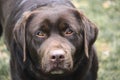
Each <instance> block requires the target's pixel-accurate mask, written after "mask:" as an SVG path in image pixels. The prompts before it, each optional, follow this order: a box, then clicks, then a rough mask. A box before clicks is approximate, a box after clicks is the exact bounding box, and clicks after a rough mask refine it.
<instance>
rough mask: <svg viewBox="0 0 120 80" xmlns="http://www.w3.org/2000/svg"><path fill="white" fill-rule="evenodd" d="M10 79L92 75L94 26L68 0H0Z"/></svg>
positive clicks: (73, 79) (68, 79)
mask: <svg viewBox="0 0 120 80" xmlns="http://www.w3.org/2000/svg"><path fill="white" fill-rule="evenodd" d="M2 33H3V35H4V40H5V44H6V46H7V48H8V50H9V52H10V72H11V80H96V79H97V72H98V58H97V55H96V50H95V47H94V42H95V41H96V39H97V35H98V28H97V27H96V25H95V24H93V23H92V22H91V21H90V20H89V19H88V18H87V17H86V16H84V14H83V13H82V12H80V11H78V10H77V9H76V7H75V6H74V5H73V4H72V2H71V1H70V0H0V34H1V35H2Z"/></svg>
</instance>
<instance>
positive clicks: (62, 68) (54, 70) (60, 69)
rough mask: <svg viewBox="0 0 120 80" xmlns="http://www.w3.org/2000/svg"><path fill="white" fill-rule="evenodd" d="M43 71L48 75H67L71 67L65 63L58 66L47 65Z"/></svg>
mask: <svg viewBox="0 0 120 80" xmlns="http://www.w3.org/2000/svg"><path fill="white" fill-rule="evenodd" d="M44 73H45V74H49V75H67V74H70V73H71V68H70V67H68V66H67V65H58V66H53V65H49V66H47V68H46V69H45V70H44Z"/></svg>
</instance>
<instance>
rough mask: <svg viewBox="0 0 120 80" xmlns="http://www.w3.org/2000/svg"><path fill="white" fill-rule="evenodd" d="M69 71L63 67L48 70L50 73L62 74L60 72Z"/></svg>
mask: <svg viewBox="0 0 120 80" xmlns="http://www.w3.org/2000/svg"><path fill="white" fill-rule="evenodd" d="M68 72H69V71H68V70H66V69H63V68H53V69H51V70H50V71H49V73H50V74H52V75H62V74H66V73H68Z"/></svg>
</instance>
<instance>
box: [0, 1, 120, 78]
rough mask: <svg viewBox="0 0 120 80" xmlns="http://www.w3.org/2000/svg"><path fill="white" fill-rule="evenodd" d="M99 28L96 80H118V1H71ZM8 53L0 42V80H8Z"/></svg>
mask: <svg viewBox="0 0 120 80" xmlns="http://www.w3.org/2000/svg"><path fill="white" fill-rule="evenodd" d="M73 2H74V4H75V5H76V6H77V8H78V10H80V11H82V12H83V13H84V14H85V15H86V16H87V17H88V18H89V19H90V20H91V21H92V22H94V23H95V24H96V25H97V26H98V28H99V36H98V39H97V41H96V44H95V45H96V47H97V51H98V58H99V72H98V80H120V58H119V57H120V0H73ZM9 72H10V71H9V53H8V51H7V50H6V47H5V45H4V44H3V39H2V40H1V41H0V80H9V79H10V77H9Z"/></svg>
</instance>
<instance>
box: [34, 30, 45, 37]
mask: <svg viewBox="0 0 120 80" xmlns="http://www.w3.org/2000/svg"><path fill="white" fill-rule="evenodd" d="M36 36H37V37H40V38H44V37H46V34H45V33H44V32H43V31H38V32H36Z"/></svg>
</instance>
